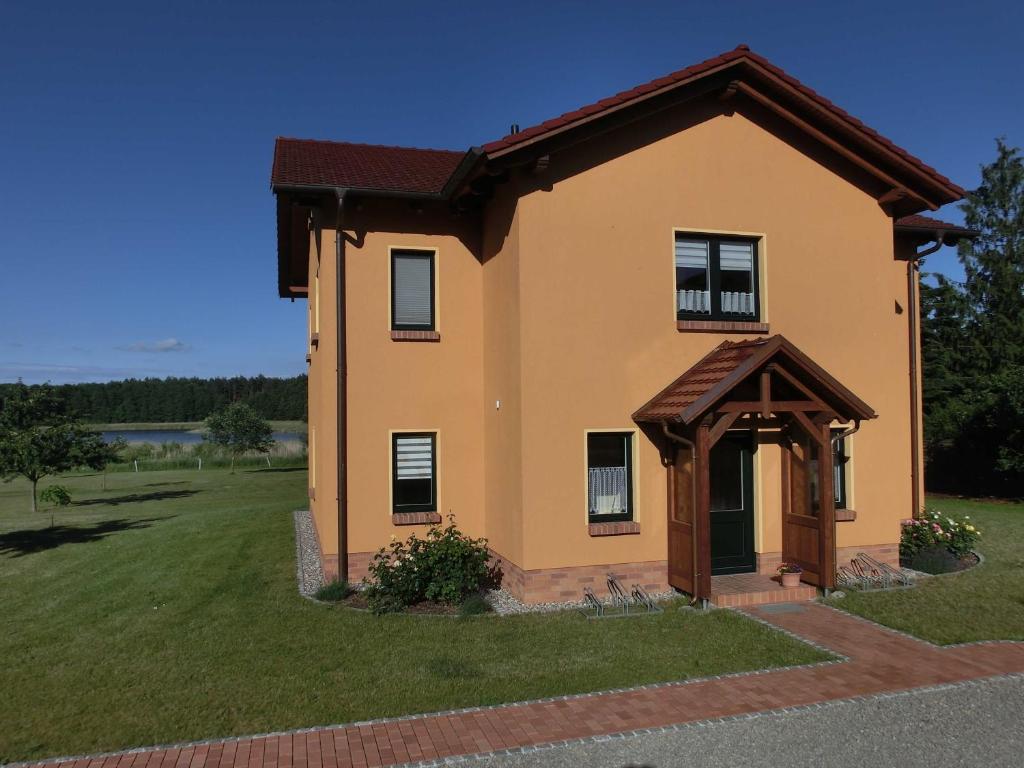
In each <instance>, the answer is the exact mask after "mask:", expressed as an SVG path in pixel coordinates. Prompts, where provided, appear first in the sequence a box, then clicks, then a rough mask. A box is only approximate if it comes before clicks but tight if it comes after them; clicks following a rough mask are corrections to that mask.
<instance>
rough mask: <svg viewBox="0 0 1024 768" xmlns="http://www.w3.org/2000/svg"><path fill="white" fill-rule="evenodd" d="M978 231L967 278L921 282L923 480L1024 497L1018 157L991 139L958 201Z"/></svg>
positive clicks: (1023, 233)
mask: <svg viewBox="0 0 1024 768" xmlns="http://www.w3.org/2000/svg"><path fill="white" fill-rule="evenodd" d="M960 207H961V209H962V210H963V211H964V219H965V221H966V224H967V226H968V227H970V228H971V229H975V230H978V231H979V232H980V235H979V236H978V237H977V238H976V239H975V240H974V241H973V242H961V243H960V245H959V250H958V257H959V259H960V263H961V264H962V265H963V268H964V273H965V280H964V282H963V283H958V282H954V281H952V280H950V279H948V278H946V277H944V276H942V275H938V274H931V275H928V276H927V277H928V278H929V279H927V280H925V281H924V282H923V283H922V285H921V314H922V323H921V351H922V356H923V366H924V380H923V386H924V414H925V422H924V424H925V456H926V461H927V466H926V474H925V477H926V482H927V484H928V487H929V489H930V490H936V491H946V492H953V493H964V494H968V495H998V496H1011V497H1020V496H1022V495H1024V160H1022V158H1021V154H1020V149H1019V148H1016V147H1009V146H1007V145H1006V144H1005V143H1004V142H1002V141H999V142H997V156H996V159H995V161H994V162H992V163H991V164H989V165H986V166H983V167H982V180H981V185H980V186H979V187H978V188H977V189H976V190H974V191H973V192H969V193H968V194H967V197H966V199H965V201H964V202H963V203H962V204H961V206H960Z"/></svg>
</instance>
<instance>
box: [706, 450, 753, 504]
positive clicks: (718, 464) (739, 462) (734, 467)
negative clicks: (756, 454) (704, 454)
mask: <svg viewBox="0 0 1024 768" xmlns="http://www.w3.org/2000/svg"><path fill="white" fill-rule="evenodd" d="M743 453H744V448H743V446H742V445H740V444H739V443H738V442H737V441H735V440H730V439H727V438H723V439H721V440H719V441H718V442H717V443H716V444H715V447H714V448H712V449H711V463H710V465H709V468H708V469H709V474H710V477H711V511H712V512H725V511H729V510H738V509H743V490H744V489H743V483H744V480H745V478H744V477H743V459H744V456H743Z"/></svg>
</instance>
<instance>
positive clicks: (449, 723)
mask: <svg viewBox="0 0 1024 768" xmlns="http://www.w3.org/2000/svg"><path fill="white" fill-rule="evenodd" d="M746 613H747V614H748V615H750V616H752V617H754V618H756V619H758V620H760V621H765V622H768V623H770V624H772V625H774V626H776V627H778V628H780V629H782V630H784V631H787V632H790V633H793V634H796V635H798V636H800V637H801V638H804V639H806V640H808V641H811V642H813V643H814V644H816V645H819V646H823V647H825V648H828V649H830V650H832V651H834V652H835V653H837V654H841V655H843V656H845V657H846V660H844V661H841V662H838V663H835V662H833V663H825V664H816V665H810V666H804V667H795V668H790V669H783V670H778V671H770V672H760V673H751V674H741V675H732V676H725V677H720V678H712V679H707V680H696V681H692V682H688V683H686V682H684V683H678V684H672V683H670V684H665V685H658V686H647V687H643V688H636V689H630V690H624V691H614V692H608V693H600V694H593V695H583V696H574V697H566V698H562V699H554V700H545V701H537V702H525V703H521V704H510V705H505V706H500V707H493V708H484V709H478V710H462V711H459V712H454V713H447V714H436V715H426V716H423V717H414V718H405V719H401V718H400V719H395V720H382V721H376V722H372V723H366V724H353V725H348V726H338V727H329V728H320V729H311V730H306V731H298V732H292V733H285V734H273V735H268V736H257V737H245V738H239V739H227V740H224V741H218V742H211V743H203V744H198V745H191V746H183V747H169V748H158V749H152V750H137V751H134V752H124V753H119V754H115V755H110V756H103V757H96V758H81V759H76V760H74V761H73V762H63V763H61V762H59V761H50V762H41V763H34V764H32V765H36V766H48V767H51V768H52V767H56V766H61V768H344V767H345V766H377V765H395V764H401V763H409V762H419V761H435V760H441V759H443V758H445V757H455V756H459V755H470V754H476V753H481V752H495V751H500V750H506V749H514V748H520V747H531V746H536V745H541V744H549V743H551V742H558V741H564V740H575V739H583V738H588V737H594V736H601V735H605V734H615V733H623V732H629V731H635V730H639V729H647V728H659V727H666V726H672V725H676V724H681V723H688V722H694V721H701V720H709V719H715V718H721V717H729V716H735V715H743V714H749V713H753V712H759V711H764V710H772V709H780V708H784V707H797V706H807V705H813V704H818V703H822V702H826V701H830V700H835V699H847V698H852V697H855V696H869V695H872V694H878V693H885V692H892V691H900V690H907V689H910V688H920V687H925V686H933V685H939V684H946V683H956V682H962V681H965V680H971V679H977V678H983V677H992V676H996V675H1004V674H1015V673H1022V672H1024V643H976V644H969V645H962V646H951V647H947V648H939V647H936V646H932V645H929V644H927V643H924V642H921V641H919V640H915V639H913V638H911V637H908V636H906V635H902V634H899V633H896V632H892V631H889V630H886V629H884V628H882V627H879V626H878V625H875V624H872V623H870V622H867V621H864V620H861V619H858V618H855V617H852V616H849V615H847V614H845V613H841V612H839V611H836V610H833V609H831V608H827V607H825V606H822V605H818V604H803V605H797V604H788V605H783V606H767V607H764V608H749V609H747V610H746Z"/></svg>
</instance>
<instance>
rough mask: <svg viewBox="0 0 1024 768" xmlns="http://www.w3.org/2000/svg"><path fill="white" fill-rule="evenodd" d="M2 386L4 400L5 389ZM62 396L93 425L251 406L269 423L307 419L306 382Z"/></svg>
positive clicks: (133, 382)
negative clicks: (226, 407)
mask: <svg viewBox="0 0 1024 768" xmlns="http://www.w3.org/2000/svg"><path fill="white" fill-rule="evenodd" d="M10 386H12V385H9V384H8V385H4V384H0V401H2V400H3V398H4V389H5V388H6V387H10ZM54 389H55V390H56V392H57V394H58V395H59V396H60V397H61V398H62V399H63V400H64V402H65V403H66V404H67V407H68V408H69V410H71V411H72V412H73V413H74V414H76V416H77V417H78V418H80V419H81V420H83V421H85V422H88V423H104V424H107V423H110V424H113V423H131V422H184V421H202V420H204V419H205V418H206V417H207V416H209V415H210V414H211V413H213V412H214V411H216V410H218V409H220V408H223V407H224V406H225V405H227V404H229V403H233V402H236V401H241V402H243V403H247V404H249V405H251V406H252V407H253V408H254V409H256V411H257V412H258V413H259V414H260V415H261V416H263V418H265V419H273V420H282V421H283V420H301V421H304V420H305V419H306V377H305V376H304V375H303V376H294V377H292V378H288V379H278V378H269V377H267V376H254V377H246V376H233V377H231V378H214V379H199V378H173V377H172V378H166V379H156V378H149V379H126V380H124V381H109V382H104V383H82V384H61V385H57V386H55V387H54Z"/></svg>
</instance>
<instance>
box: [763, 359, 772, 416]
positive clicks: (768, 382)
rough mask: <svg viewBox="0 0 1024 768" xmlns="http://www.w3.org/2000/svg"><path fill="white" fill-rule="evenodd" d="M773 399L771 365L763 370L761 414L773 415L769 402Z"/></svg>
mask: <svg viewBox="0 0 1024 768" xmlns="http://www.w3.org/2000/svg"><path fill="white" fill-rule="evenodd" d="M771 401H772V372H771V366H769V367H768V368H765V369H764V370H763V371H761V416H763V417H764V418H766V419H767V418H768V417H769V416H771V415H772V409H771V408H769V407H768V406H769V404H770V403H771Z"/></svg>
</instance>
